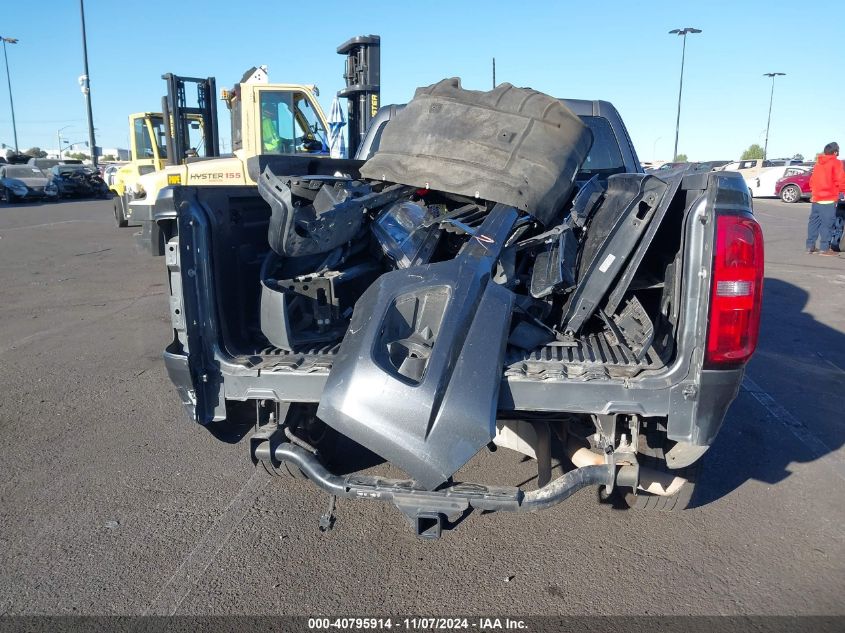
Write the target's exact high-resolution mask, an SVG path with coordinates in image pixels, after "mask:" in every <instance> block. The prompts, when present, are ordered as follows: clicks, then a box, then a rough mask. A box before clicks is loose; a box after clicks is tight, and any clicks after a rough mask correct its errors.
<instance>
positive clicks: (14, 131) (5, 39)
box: [0, 35, 18, 154]
mask: <svg viewBox="0 0 845 633" xmlns="http://www.w3.org/2000/svg"><path fill="white" fill-rule="evenodd" d="M0 40H3V59H5V60H6V83H8V84H9V107H10V108H11V109H12V134H14V136H15V154H17V153H18V127H17V125H15V102H14V101H12V78H11V77H10V76H9V56H8V55H7V54H6V44H17V43H18V40H17V39H16V38H14V37H3V36H2V35H0Z"/></svg>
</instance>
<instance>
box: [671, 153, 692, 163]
mask: <svg viewBox="0 0 845 633" xmlns="http://www.w3.org/2000/svg"><path fill="white" fill-rule="evenodd" d="M688 160H689V159H688V158H687V155H686V154H678V155H677V156H675V160H674V162H676V163H685V162H687V161H688Z"/></svg>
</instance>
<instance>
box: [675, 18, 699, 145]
mask: <svg viewBox="0 0 845 633" xmlns="http://www.w3.org/2000/svg"><path fill="white" fill-rule="evenodd" d="M688 33H701V29H696V28H693V27H691V26H687V27H684V28H682V29H672V30H671V31H669V35H680V36H682V37H683V38H684V45H683V48H682V49H681V83H680V85H679V86H678V118H677V119H676V120H675V153H674V154H672V160H675V158H676V157H677V156H678V132H679V131H680V129H681V93H683V91H684V58H685V57H686V54H687V34H688Z"/></svg>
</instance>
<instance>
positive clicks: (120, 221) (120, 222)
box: [113, 196, 129, 228]
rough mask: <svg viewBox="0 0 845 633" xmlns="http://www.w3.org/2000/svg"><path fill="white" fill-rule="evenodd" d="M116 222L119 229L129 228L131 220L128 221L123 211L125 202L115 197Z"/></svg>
mask: <svg viewBox="0 0 845 633" xmlns="http://www.w3.org/2000/svg"><path fill="white" fill-rule="evenodd" d="M113 202H114V221H115V222H116V223H117V226H118V227H119V228H125V227H127V226H129V220H127V219H126V214H125V213H124V211H123V200H122V199H121V198H120V197H117V196H116V197H115V198H114V200H113Z"/></svg>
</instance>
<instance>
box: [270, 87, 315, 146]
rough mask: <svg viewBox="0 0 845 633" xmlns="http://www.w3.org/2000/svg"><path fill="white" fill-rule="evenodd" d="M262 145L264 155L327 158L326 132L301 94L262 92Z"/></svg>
mask: <svg viewBox="0 0 845 633" xmlns="http://www.w3.org/2000/svg"><path fill="white" fill-rule="evenodd" d="M259 99H260V102H261V127H260V129H261V145H262V150H263V153H265V154H299V153H307V154H328V144H327V143H326V131H325V129H324V128H323V124H322V122H321V121H320V118H319V117H318V116H317V114H316V113H315V112H314V109H313V108H312V107H311V104H310V103H309V101H308V98H307V96H306V95H305V94H304V93H301V92H291V91H282V90H262V91H261V92H260V97H259Z"/></svg>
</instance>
